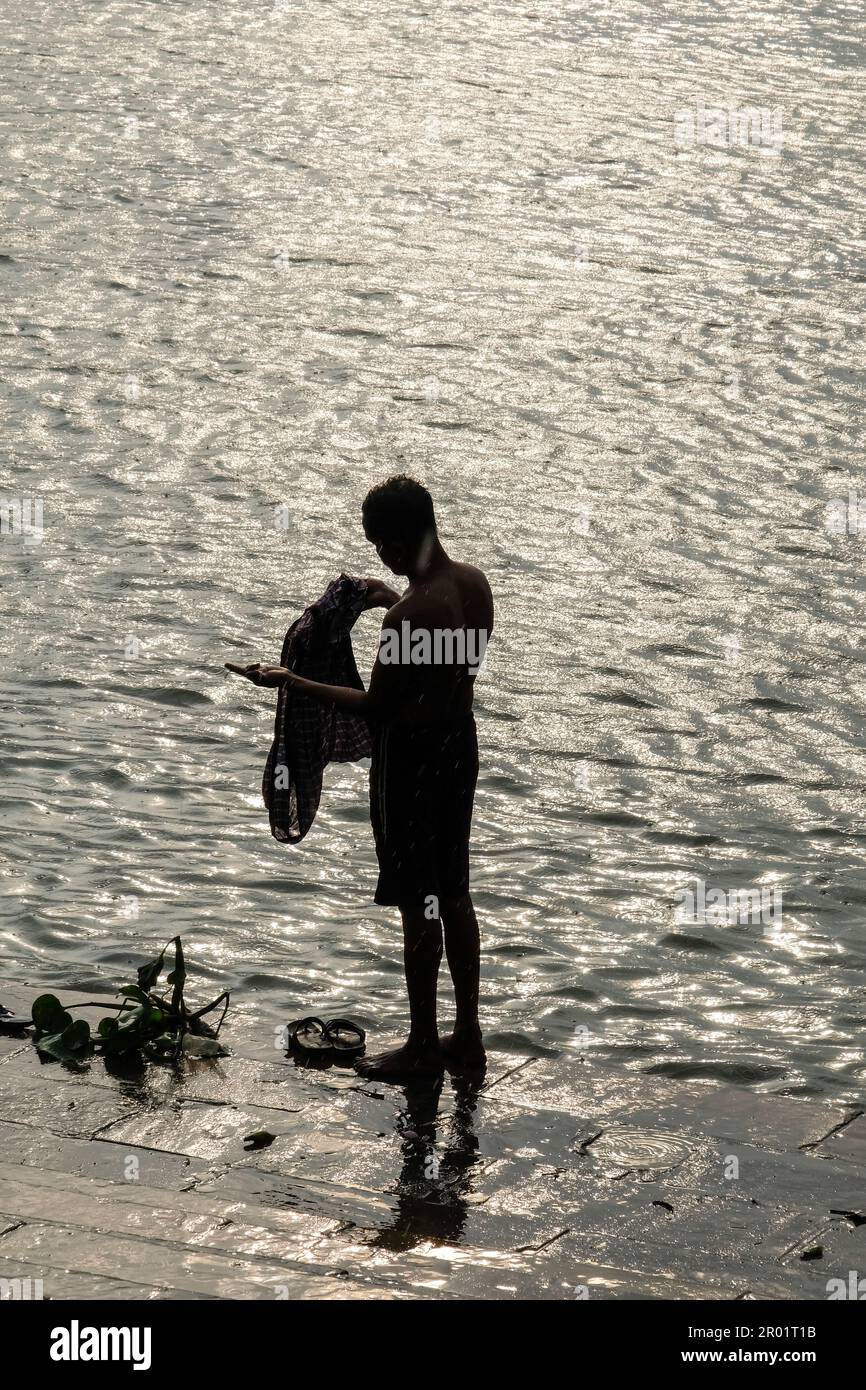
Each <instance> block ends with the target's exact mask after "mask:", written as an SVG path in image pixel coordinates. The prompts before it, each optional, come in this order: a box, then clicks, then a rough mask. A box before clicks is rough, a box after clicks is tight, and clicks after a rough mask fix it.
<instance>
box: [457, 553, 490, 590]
mask: <svg viewBox="0 0 866 1390" xmlns="http://www.w3.org/2000/svg"><path fill="white" fill-rule="evenodd" d="M454 569H455V570H456V572H457V577H458V579H462V580H464V581H465V582H466V583H467V584H476V585H478V587H479V588H481V589H483V590H484V592H485V593H488V594H489V593H490V584H489V583H488V580H487V575H486V574H485V573H484V571H483V570H480V569H479V568H478V566H477V565H468V564H467V563H466V561H465V560H455V561H454Z"/></svg>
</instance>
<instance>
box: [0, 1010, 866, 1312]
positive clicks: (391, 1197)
mask: <svg viewBox="0 0 866 1390" xmlns="http://www.w3.org/2000/svg"><path fill="white" fill-rule="evenodd" d="M15 1002H16V1003H17V1002H18V1001H17V999H16V1000H15ZM64 1002H67V1001H66V1000H64ZM95 1016H96V1015H95V1014H94V1017H95ZM226 1041H230V1042H231V1043H232V1046H233V1052H232V1055H231V1056H230V1057H228V1058H225V1059H222V1060H220V1061H219V1062H186V1063H185V1064H184V1066H183V1068H182V1069H181V1070H180V1071H174V1070H173V1069H171V1068H168V1067H154V1066H150V1067H148V1068H143V1069H139V1070H136V1069H134V1068H127V1067H115V1068H114V1069H113V1070H112V1072H108V1071H107V1070H106V1069H105V1067H104V1066H103V1065H102V1063H101V1062H99V1061H95V1062H94V1063H93V1064H92V1065H91V1066H89V1067H88V1068H86V1069H83V1070H81V1071H70V1070H69V1069H65V1068H62V1067H61V1066H59V1065H54V1064H47V1065H43V1064H40V1062H39V1060H38V1058H37V1056H36V1053H35V1050H34V1049H33V1048H32V1046H31V1045H30V1044H29V1042H27V1041H26V1040H22V1039H14V1038H5V1039H2V1040H0V1042H2V1045H0V1146H2V1162H0V1175H2V1183H0V1187H2V1197H0V1275H2V1277H17V1278H26V1277H28V1275H29V1276H30V1277H40V1278H42V1279H43V1280H44V1284H45V1295H46V1297H55V1298H69V1297H86V1298H109V1299H111V1298H119V1299H120V1298H129V1297H133V1298H147V1297H160V1298H166V1297H170V1298H199V1297H210V1298H242V1299H257V1298H262V1299H266V1298H276V1297H280V1298H285V1297H289V1298H292V1299H305V1298H306V1299H317V1300H327V1299H333V1298H348V1299H383V1298H384V1299H387V1298H392V1297H399V1298H406V1297H409V1298H425V1299H430V1298H450V1297H459V1298H470V1299H473V1298H486V1299H491V1298H492V1299H499V1298H503V1299H506V1298H512V1297H521V1298H529V1299H563V1298H579V1299H583V1298H593V1299H594V1298H628V1299H646V1298H676V1299H683V1298H719V1299H733V1298H768V1299H775V1298H782V1297H794V1298H798V1299H806V1300H808V1299H822V1298H826V1297H827V1296H828V1288H829V1285H828V1281H829V1280H831V1279H837V1278H838V1279H842V1280H846V1279H847V1277H848V1271H849V1270H850V1269H858V1268H862V1261H863V1258H864V1256H866V1206H864V1188H863V1181H862V1158H863V1146H864V1137H863V1136H864V1133H866V1131H864V1121H863V1117H862V1114H859V1115H858V1113H857V1112H856V1111H853V1110H851V1109H850V1108H846V1107H839V1106H834V1105H829V1104H827V1103H826V1102H824V1101H820V1102H819V1101H808V1100H803V1099H794V1098H788V1097H778V1096H761V1095H756V1094H755V1093H754V1092H751V1091H749V1090H747V1089H745V1088H734V1087H730V1086H720V1085H718V1084H717V1083H714V1082H698V1083H696V1082H690V1083H681V1082H672V1081H670V1080H668V1079H667V1078H649V1077H641V1078H635V1077H634V1076H633V1075H631V1074H629V1073H627V1072H625V1071H622V1070H619V1071H618V1070H614V1069H611V1068H610V1067H607V1066H604V1065H600V1064H598V1063H589V1062H583V1063H581V1062H579V1061H576V1060H574V1059H567V1058H559V1059H556V1060H547V1059H520V1058H519V1057H517V1056H511V1057H508V1056H505V1055H498V1056H496V1057H495V1058H494V1059H493V1064H492V1066H491V1070H490V1074H489V1076H488V1079H487V1080H486V1082H485V1083H484V1084H483V1085H477V1084H475V1085H470V1084H468V1083H466V1082H460V1081H457V1080H456V1079H448V1080H446V1081H445V1083H444V1085H442V1086H433V1085H430V1084H427V1085H424V1086H420V1085H419V1086H415V1087H411V1088H407V1089H406V1090H405V1091H404V1090H402V1089H400V1088H396V1087H385V1088H381V1089H378V1088H377V1087H375V1086H373V1085H370V1084H368V1083H365V1082H362V1081H361V1080H360V1078H359V1077H357V1076H356V1075H355V1074H354V1073H352V1072H350V1071H347V1070H344V1069H342V1068H331V1069H329V1070H324V1071H310V1070H304V1069H299V1068H297V1067H296V1066H295V1065H294V1064H293V1063H291V1062H289V1061H287V1060H286V1059H285V1058H284V1057H283V1056H281V1055H279V1054H274V1053H273V1052H272V1053H266V1054H264V1055H262V1049H261V1047H260V1045H259V1043H258V1042H257V1040H256V1037H255V1035H251V1036H249V1037H246V1038H244V1037H243V1036H242V1035H241V1036H239V1033H238V1030H237V1029H232V1028H229V1030H228V1032H227V1034H226ZM250 1135H255V1136H257V1138H256V1139H255V1141H251V1140H250V1139H249V1138H248V1136H250ZM252 1142H255V1143H256V1144H257V1145H258V1146H259V1147H257V1148H255V1149H252V1148H251V1147H250V1145H251V1143H252Z"/></svg>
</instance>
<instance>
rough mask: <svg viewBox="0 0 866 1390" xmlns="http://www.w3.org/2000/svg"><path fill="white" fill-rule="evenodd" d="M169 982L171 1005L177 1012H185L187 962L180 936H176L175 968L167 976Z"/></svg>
mask: <svg viewBox="0 0 866 1390" xmlns="http://www.w3.org/2000/svg"><path fill="white" fill-rule="evenodd" d="M167 979H168V983H169V984H170V985H171V986H172V996H171V1007H172V1012H173V1013H176V1014H182V1013H183V987H184V985H185V984H186V962H185V961H184V958H183V946H182V945H181V940H180V937H179V936H176V937H175V938H174V969H173V970H172V972H171V974H170V975H169V976H168V977H167Z"/></svg>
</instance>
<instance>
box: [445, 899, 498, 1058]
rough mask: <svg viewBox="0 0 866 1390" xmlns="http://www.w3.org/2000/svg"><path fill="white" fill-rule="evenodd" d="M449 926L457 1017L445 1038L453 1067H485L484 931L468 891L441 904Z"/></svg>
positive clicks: (447, 947)
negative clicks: (481, 1009) (481, 1013)
mask: <svg viewBox="0 0 866 1390" xmlns="http://www.w3.org/2000/svg"><path fill="white" fill-rule="evenodd" d="M440 908H441V912H442V921H443V923H444V926H445V954H446V955H447V957H448V969H449V970H450V971H451V979H452V981H453V983H454V998H455V1000H456V1003H457V1017H456V1019H455V1022H454V1032H453V1033H451V1034H450V1036H449V1037H447V1038H443V1039H442V1041H441V1047H442V1051H443V1052H444V1053H445V1056H446V1058H447V1060H448V1061H449V1062H450V1063H451V1065H452V1066H464V1067H483V1066H484V1063H485V1062H486V1060H487V1056H486V1053H485V1051H484V1044H483V1043H482V1041H481V1026H480V1024H479V1022H478V989H479V982H480V975H481V934H480V932H479V930H478V918H477V917H476V916H475V908H474V907H473V906H472V899H471V898H470V896H469V894H468V893H465V894H464V895H463V897H461V898H445V899H443V901H442V903H441V904H440Z"/></svg>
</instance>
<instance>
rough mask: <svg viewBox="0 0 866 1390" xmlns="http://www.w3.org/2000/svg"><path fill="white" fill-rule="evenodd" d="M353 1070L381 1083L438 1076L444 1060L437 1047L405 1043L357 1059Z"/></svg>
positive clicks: (443, 1067)
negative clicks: (378, 1079)
mask: <svg viewBox="0 0 866 1390" xmlns="http://www.w3.org/2000/svg"><path fill="white" fill-rule="evenodd" d="M355 1070H356V1071H357V1072H360V1074H361V1076H370V1077H379V1078H380V1079H381V1080H382V1081H387V1080H389V1079H390V1078H391V1077H393V1078H394V1079H399V1078H400V1077H413V1076H439V1075H441V1073H442V1072H443V1071H444V1070H445V1058H444V1057H443V1055H442V1053H441V1051H440V1050H439V1048H438V1047H435V1046H430V1045H427V1046H423V1047H422V1046H418V1045H417V1044H416V1043H413V1042H407V1043H404V1044H403V1046H402V1047H395V1048H394V1049H393V1051H391V1052H377V1053H376V1054H375V1056H373V1057H359V1058H358V1060H357V1062H356V1063H355Z"/></svg>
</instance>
